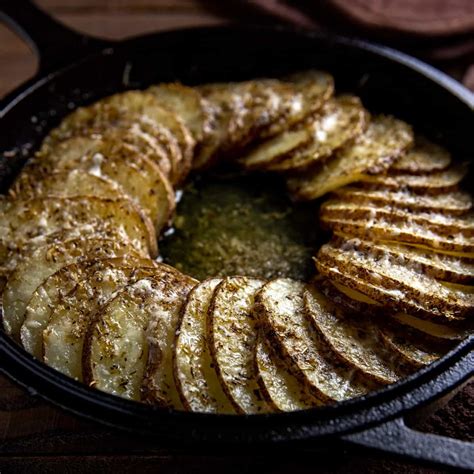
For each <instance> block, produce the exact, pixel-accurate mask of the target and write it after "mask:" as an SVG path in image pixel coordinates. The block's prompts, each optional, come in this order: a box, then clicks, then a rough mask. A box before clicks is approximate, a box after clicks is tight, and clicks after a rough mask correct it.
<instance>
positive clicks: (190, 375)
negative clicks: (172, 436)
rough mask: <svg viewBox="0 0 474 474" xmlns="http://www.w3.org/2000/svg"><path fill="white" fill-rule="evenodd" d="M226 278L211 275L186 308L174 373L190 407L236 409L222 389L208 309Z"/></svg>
mask: <svg viewBox="0 0 474 474" xmlns="http://www.w3.org/2000/svg"><path fill="white" fill-rule="evenodd" d="M221 281H222V280H221V279H220V278H211V279H209V280H205V281H203V282H202V283H200V284H199V285H197V286H195V287H194V288H193V289H192V290H191V292H190V293H189V295H188V298H187V300H186V304H185V306H184V308H183V314H182V316H181V322H180V325H179V330H178V332H177V338H176V345H175V351H174V377H175V381H176V387H177V388H178V392H179V395H180V397H181V401H182V403H183V405H184V407H185V409H186V410H189V411H196V412H205V413H235V410H234V408H233V406H232V404H231V403H230V401H229V399H228V398H227V395H225V393H224V391H223V390H222V387H221V384H220V381H219V379H218V377H217V373H216V369H215V368H214V365H213V362H212V359H211V354H210V351H209V346H208V340H207V313H208V309H209V305H210V303H211V298H212V296H213V294H214V290H215V288H216V287H217V285H218V284H219V283H220V282H221Z"/></svg>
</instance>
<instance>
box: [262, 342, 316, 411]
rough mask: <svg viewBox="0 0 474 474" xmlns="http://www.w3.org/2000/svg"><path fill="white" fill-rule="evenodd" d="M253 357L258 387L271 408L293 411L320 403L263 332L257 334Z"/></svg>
mask: <svg viewBox="0 0 474 474" xmlns="http://www.w3.org/2000/svg"><path fill="white" fill-rule="evenodd" d="M255 358H256V363H257V369H258V380H259V385H260V388H261V390H262V393H263V394H264V396H265V399H266V400H267V402H268V403H269V404H270V406H271V407H272V408H274V409H275V410H278V411H295V410H304V409H306V408H311V407H314V406H318V405H321V402H320V401H319V400H318V399H317V398H316V397H315V396H314V395H313V394H312V393H311V391H310V390H309V389H308V387H307V386H306V384H305V383H302V382H301V381H300V380H298V379H297V378H296V377H295V376H294V375H293V374H292V373H291V371H290V369H289V367H288V365H287V363H286V361H285V360H284V359H283V358H282V357H281V356H280V355H279V354H278V353H277V352H276V351H275V350H273V349H272V347H271V344H270V343H269V341H267V340H266V339H265V337H264V336H263V334H259V336H258V341H257V351H256V354H255Z"/></svg>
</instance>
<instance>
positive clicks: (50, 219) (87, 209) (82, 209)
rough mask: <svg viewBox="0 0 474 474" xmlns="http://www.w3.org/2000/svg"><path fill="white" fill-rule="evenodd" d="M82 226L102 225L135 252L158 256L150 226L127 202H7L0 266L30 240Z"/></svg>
mask: <svg viewBox="0 0 474 474" xmlns="http://www.w3.org/2000/svg"><path fill="white" fill-rule="evenodd" d="M86 224H87V225H89V226H91V227H92V228H97V229H99V228H100V227H101V226H104V225H108V226H110V227H114V228H115V229H116V230H117V232H118V233H119V234H120V235H122V236H123V238H124V239H127V238H128V240H130V242H131V243H132V245H133V247H134V248H135V249H137V250H138V251H139V252H143V253H148V252H149V253H150V255H152V256H156V255H157V253H158V250H157V242H156V234H155V230H154V228H153V224H152V223H151V221H150V219H149V218H148V217H147V216H146V215H144V214H143V213H141V212H140V210H139V209H138V208H137V207H136V206H135V204H134V203H133V202H131V201H130V200H129V199H128V198H121V199H114V200H112V199H104V198H98V197H88V196H81V197H71V198H62V197H56V196H51V197H49V196H44V197H43V196H42V197H40V198H34V199H29V200H26V201H23V200H19V201H14V202H9V203H8V205H7V206H6V208H5V209H4V214H3V219H2V221H1V222H0V263H2V262H4V261H5V258H7V256H8V251H9V250H11V251H15V250H16V249H17V248H21V247H22V246H24V245H25V244H26V243H27V242H28V241H31V240H32V239H36V238H39V237H41V236H44V235H48V234H52V233H54V232H57V231H59V230H67V229H71V228H74V227H78V226H83V225H86Z"/></svg>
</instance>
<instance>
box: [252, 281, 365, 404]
mask: <svg viewBox="0 0 474 474" xmlns="http://www.w3.org/2000/svg"><path fill="white" fill-rule="evenodd" d="M304 290H305V285H304V284H303V283H300V282H297V281H294V280H290V279H285V278H279V279H276V280H273V281H271V282H269V283H267V284H266V285H265V286H264V287H263V288H262V289H261V291H260V292H259V293H258V295H257V298H256V305H255V307H256V311H258V312H259V314H260V316H261V317H262V318H263V321H264V322H265V325H266V334H267V336H268V337H269V338H270V340H271V341H272V342H273V343H274V344H275V345H276V346H277V347H278V348H279V350H280V351H281V352H282V354H283V355H284V357H285V358H287V360H288V361H289V363H290V364H292V367H293V368H294V370H295V375H297V376H298V377H299V378H300V379H301V380H302V382H303V383H307V384H308V385H309V386H310V387H311V388H312V389H313V390H314V391H315V392H316V393H317V394H318V397H319V398H320V400H321V401H323V402H330V401H341V400H345V399H348V398H353V397H357V396H360V395H364V394H366V393H367V392H369V391H370V390H371V389H372V388H373V385H372V384H371V383H369V382H368V381H367V382H366V381H362V380H359V379H358V378H357V377H356V376H355V373H354V370H353V369H350V368H349V367H346V366H345V365H344V364H343V363H341V362H340V361H339V360H337V357H336V355H335V354H334V353H332V352H331V350H330V349H329V347H328V346H327V345H326V343H325V342H323V341H322V340H321V338H320V337H319V334H318V333H317V331H316V330H315V329H314V328H313V327H312V325H311V322H310V319H309V318H308V316H307V315H306V314H305V309H304V300H303V295H304Z"/></svg>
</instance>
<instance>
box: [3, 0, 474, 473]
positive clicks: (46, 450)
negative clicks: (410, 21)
mask: <svg viewBox="0 0 474 474" xmlns="http://www.w3.org/2000/svg"><path fill="white" fill-rule="evenodd" d="M6 1H10V0H6ZM38 4H39V5H41V6H42V7H44V8H45V9H47V10H48V11H49V12H50V13H52V14H53V15H55V16H57V18H59V19H60V20H61V21H63V22H64V23H66V24H68V25H70V26H72V27H74V28H77V29H79V30H81V31H84V32H86V33H90V34H93V35H97V36H103V37H107V38H123V37H127V36H131V35H137V34H141V33H145V32H151V31H157V30H165V29H173V28H178V27H184V26H196V25H213V24H218V23H223V22H225V21H228V20H229V18H227V17H225V16H223V15H222V4H220V6H219V5H218V2H199V1H197V0H180V1H172V0H155V1H153V0H128V1H127V0H101V1H95V0H41V1H38ZM228 12H230V13H231V15H232V19H233V20H235V21H241V20H243V21H252V20H254V19H255V16H254V13H252V10H249V9H248V7H245V8H244V7H243V6H242V7H239V6H237V7H236V6H235V4H234V3H232V8H230V6H229V8H228ZM35 67H36V60H35V58H34V55H33V54H32V53H31V52H30V51H29V49H28V47H27V46H26V45H25V44H24V43H23V42H22V41H21V40H19V39H18V38H17V37H16V36H15V35H14V34H13V33H11V32H10V31H8V30H7V29H6V28H5V27H3V26H2V25H0V71H1V72H0V96H3V95H4V94H5V93H7V92H8V91H10V90H12V89H13V88H14V87H15V86H17V85H19V84H20V83H21V82H22V81H24V80H25V79H27V78H28V77H30V76H31V75H32V74H33V73H34V71H35ZM473 405H474V384H473V385H470V386H468V387H467V388H465V389H464V390H463V391H462V392H460V393H459V394H458V395H456V397H455V398H454V399H453V400H452V401H451V402H450V403H449V404H448V405H447V407H445V408H444V409H442V410H440V411H438V412H437V413H435V414H434V415H433V416H431V417H430V418H428V419H427V420H425V421H424V422H423V423H421V424H420V423H419V424H418V426H419V427H420V428H422V429H425V430H427V431H430V432H435V433H439V434H444V435H449V436H457V437H460V438H463V439H469V440H473V437H474V426H473V425H474V422H473V416H474V415H473V410H472V408H473ZM257 470H263V471H268V472H274V473H280V472H281V473H286V472H289V471H292V472H295V473H297V472H298V473H303V472H308V473H309V472H311V473H313V472H316V471H317V470H318V471H319V472H331V473H334V472H336V473H337V472H340V473H343V472H344V473H347V472H400V473H401V472H420V473H421V472H423V473H428V472H439V471H435V470H432V469H426V468H420V467H417V466H415V465H413V464H412V463H407V462H398V461H392V460H389V459H382V458H377V457H374V456H369V455H367V453H365V452H362V453H345V452H340V451H338V452H337V453H336V454H334V453H333V454H331V455H326V456H320V455H317V456H315V455H314V454H312V453H308V452H307V451H306V452H302V451H298V450H295V451H292V452H285V453H276V452H275V453H273V454H272V455H271V456H269V455H268V454H267V455H263V454H258V453H255V452H249V451H248V450H243V451H242V452H222V451H218V452H213V451H212V450H210V451H207V452H202V450H201V449H196V448H195V447H192V446H187V447H183V446H164V445H157V443H156V442H155V441H153V440H147V439H141V438H137V437H136V436H131V435H129V434H125V433H120V432H116V431H112V430H110V429H107V428H104V427H102V426H100V425H97V424H94V423H90V422H87V421H85V420H83V419H80V418H78V417H75V416H72V415H69V414H66V413H65V412H63V411H62V410H60V409H58V408H55V407H53V406H51V405H49V404H48V403H45V402H43V401H41V400H40V399H38V398H36V397H33V396H31V395H30V394H28V393H27V392H25V391H23V390H22V389H20V388H18V387H17V386H15V385H14V384H13V383H12V382H10V381H9V380H7V378H5V377H3V376H0V473H1V474H6V473H9V472H14V473H20V472H28V473H30V472H35V473H36V472H96V471H97V472H113V473H117V472H160V473H161V472H163V473H165V472H186V473H188V472H193V473H194V472H196V473H198V472H220V471H223V472H226V473H233V472H236V473H237V472H238V473H242V472H256V471H257Z"/></svg>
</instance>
